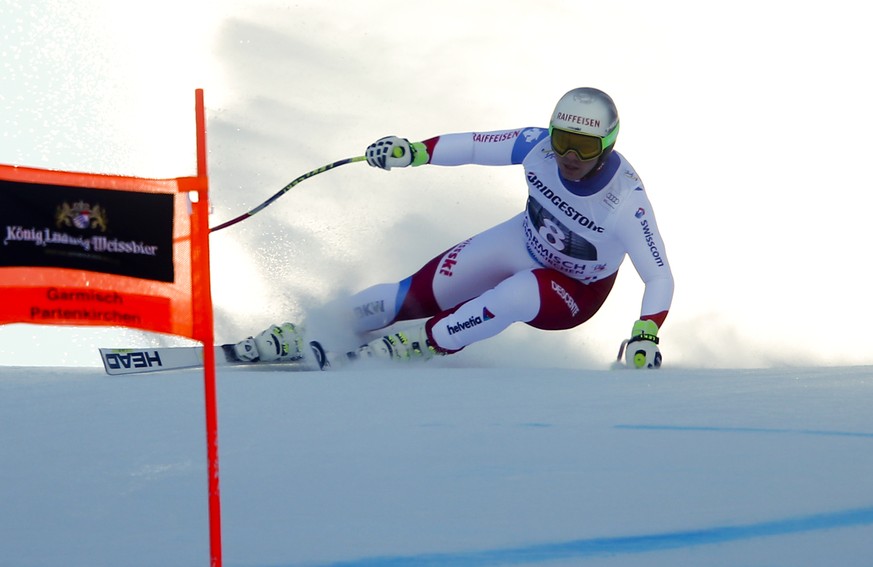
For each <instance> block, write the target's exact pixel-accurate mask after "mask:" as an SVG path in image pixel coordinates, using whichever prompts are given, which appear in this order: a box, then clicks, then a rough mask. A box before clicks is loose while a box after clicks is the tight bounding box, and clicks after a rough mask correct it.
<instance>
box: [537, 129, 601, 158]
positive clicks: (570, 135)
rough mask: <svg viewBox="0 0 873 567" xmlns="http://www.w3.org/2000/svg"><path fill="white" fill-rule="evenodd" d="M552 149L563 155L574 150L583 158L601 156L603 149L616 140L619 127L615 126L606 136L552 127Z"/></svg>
mask: <svg viewBox="0 0 873 567" xmlns="http://www.w3.org/2000/svg"><path fill="white" fill-rule="evenodd" d="M550 135H551V138H552V149H553V150H555V153H556V154H558V155H559V156H561V157H564V156H565V155H567V153H568V152H573V153H575V154H576V155H577V156H579V159H581V160H589V159H594V158H596V157H599V156H600V155H601V154H602V153H603V151H604V150H605V149H606V148H608V147H609V146H610V145H612V144H613V143H614V142H615V138H616V137H617V135H618V127H616V128H614V129H613V130H612V132H610V133H609V134H608V135H607V136H606V137H605V138H601V137H600V136H591V135H589V134H580V133H578V132H569V131H567V130H559V129H558V128H552V131H551V133H550Z"/></svg>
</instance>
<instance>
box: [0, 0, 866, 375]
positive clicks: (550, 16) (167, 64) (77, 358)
mask: <svg viewBox="0 0 873 567" xmlns="http://www.w3.org/2000/svg"><path fill="white" fill-rule="evenodd" d="M857 10H858V8H857V7H855V5H853V3H851V2H843V1H836V2H829V3H828V4H827V6H826V7H825V6H824V5H819V4H808V3H807V4H802V5H798V4H795V3H788V2H743V1H741V2H731V3H716V4H712V3H709V4H706V5H703V4H700V3H695V2H681V1H677V0H673V1H666V2H658V3H647V2H629V1H624V2H622V1H618V2H587V1H576V0H567V1H545V2H538V3H530V2H512V1H510V2H507V1H500V2H496V1H491V0H487V1H483V2H476V3H470V2H460V1H456V0H450V1H446V2H440V3H439V4H438V5H433V6H431V5H424V4H417V3H407V4H398V3H396V2H387V1H382V0H377V1H373V2H331V3H324V2H317V1H301V2H281V1H276V0H274V1H270V2H241V1H236V2H234V1H229V0H224V1H218V2H207V1H205V0H203V1H199V0H198V1H175V2H169V1H167V0H159V1H157V2H151V3H146V4H142V3H140V4H135V5H133V4H132V5H125V4H123V3H113V2H110V1H108V0H104V1H98V0H90V1H86V0H77V1H65V2H61V1H54V0H37V1H30V2H23V1H21V2H17V1H14V0H12V1H6V2H4V3H3V4H2V7H0V163H6V164H15V165H26V166H31V167H44V168H51V169H71V170H78V171H91V172H100V173H119V174H125V175H140V176H145V177H171V176H177V175H189V174H191V173H192V172H193V171H194V167H195V157H194V128H193V96H194V95H193V91H194V89H195V88H203V89H204V90H205V95H206V107H207V128H208V147H209V167H210V183H211V200H212V204H213V208H214V213H213V221H212V223H211V224H212V225H215V224H218V223H219V222H222V221H224V220H227V219H229V218H232V217H235V216H236V215H238V214H240V213H242V212H244V211H246V210H249V209H250V208H252V207H254V206H256V205H257V204H259V203H260V202H261V201H263V200H264V199H266V198H267V197H269V196H270V195H272V194H273V193H275V192H276V191H277V190H278V189H280V188H281V187H283V186H284V185H285V184H286V183H288V182H289V181H290V180H292V179H294V178H296V177H297V176H299V175H301V174H303V173H305V172H307V171H310V170H312V169H315V168H317V167H320V166H321V165H324V164H326V163H330V162H332V161H335V160H338V159H342V158H345V157H352V156H356V155H361V154H362V153H363V150H364V148H365V147H366V146H367V144H369V143H370V142H372V141H373V140H375V139H377V138H379V137H382V136H384V135H388V134H395V135H400V136H403V137H407V138H409V139H411V140H418V139H424V138H428V137H431V136H433V135H437V134H441V133H449V132H461V131H472V130H496V129H504V128H514V127H520V126H544V125H546V124H547V121H548V118H549V115H550V113H551V111H552V108H553V106H554V103H555V102H556V101H557V99H558V98H560V96H561V95H562V94H563V93H564V92H566V91H568V90H570V89H572V88H574V87H577V86H595V87H598V88H601V89H602V90H605V91H607V92H608V93H610V94H611V95H612V97H613V98H614V100H615V101H616V104H617V106H618V108H619V113H620V115H621V120H622V131H621V134H620V136H619V139H618V143H617V149H618V150H619V151H620V152H622V153H623V154H624V155H625V157H626V158H627V159H628V160H629V161H630V162H631V163H632V164H633V165H634V166H635V168H636V169H637V171H638V173H639V174H640V176H641V177H642V179H643V181H644V183H645V184H646V188H647V191H648V193H649V197H650V199H651V201H652V202H653V206H654V208H655V213H656V215H657V218H658V222H659V226H660V228H661V232H662V235H663V237H664V239H665V241H666V245H667V254H668V256H669V258H670V262H671V265H672V267H673V270H674V275H675V278H676V294H675V299H674V302H673V306H672V309H671V313H670V317H669V318H668V320H667V323H666V325H665V326H664V328H663V329H662V331H661V336H662V345H661V347H662V352H663V353H664V360H665V364H671V363H672V364H676V365H679V366H697V367H701V366H702V367H754V366H774V365H776V366H779V365H797V364H825V365H854V364H871V363H873V350H871V349H870V348H869V344H868V343H869V340H868V339H867V338H866V326H867V324H866V322H867V319H868V318H869V317H870V315H871V313H870V302H869V300H868V299H867V293H868V292H867V287H868V285H867V282H866V279H867V276H868V273H869V269H868V266H867V252H866V244H865V243H866V236H867V235H866V230H865V228H866V221H867V216H868V212H869V211H870V210H871V209H873V192H871V189H873V188H871V187H870V181H869V180H868V178H867V176H866V175H864V173H863V170H862V167H863V165H862V164H864V163H866V160H867V156H868V155H869V154H870V150H871V149H873V148H871V145H873V143H871V142H870V141H869V136H868V135H867V132H869V131H870V130H871V127H873V110H871V109H870V106H869V104H868V102H867V101H869V100H870V98H871V95H873V93H871V90H873V86H871V85H870V84H869V82H868V81H867V80H866V78H865V74H864V73H863V69H865V68H866V58H867V55H868V54H869V53H870V52H871V48H873V40H871V39H870V38H869V34H868V33H867V32H866V30H865V28H864V24H863V21H864V19H863V18H861V17H860V14H858V13H857ZM524 200H525V189H524V181H523V178H522V174H521V172H520V171H519V170H517V168H483V167H476V166H463V167H459V168H437V167H425V168H416V169H409V170H400V171H392V172H384V171H378V170H374V169H371V168H368V167H367V166H366V165H364V164H352V165H348V166H345V167H344V168H340V169H337V170H335V171H331V172H328V173H325V174H323V175H320V176H317V177H315V178H313V179H311V180H307V181H306V182H304V183H302V184H300V185H299V186H298V187H297V188H295V190H294V192H293V193H290V194H287V195H285V196H284V197H283V198H282V199H280V200H279V201H277V202H276V203H275V204H274V205H272V206H271V207H270V208H268V209H267V210H265V211H264V212H262V213H260V214H259V215H256V216H255V217H252V218H251V219H248V220H246V221H245V222H244V223H240V224H239V225H237V226H235V227H232V228H229V229H227V230H226V231H223V232H219V233H215V234H214V235H213V237H212V240H211V247H212V255H213V282H214V283H213V293H214V302H215V306H216V335H217V338H218V340H220V341H236V340H238V339H239V338H241V337H244V336H247V335H249V334H252V333H254V332H257V331H259V330H260V329H261V328H264V327H266V326H267V325H269V324H271V323H274V322H279V321H280V320H285V319H295V320H299V319H301V318H302V319H305V318H306V314H307V312H308V311H309V310H310V309H311V307H312V306H313V305H316V304H318V303H320V302H323V301H326V300H328V299H330V298H331V297H335V296H337V295H338V294H342V293H349V292H353V291H356V290H357V289H359V288H360V287H363V286H366V285H370V284H374V283H379V282H382V281H394V280H399V279H401V278H403V277H405V276H407V275H408V274H410V273H412V272H413V271H415V270H416V269H417V268H418V267H419V266H420V265H422V264H423V263H424V262H425V261H427V260H429V259H430V258H431V257H432V256H434V255H435V254H437V253H438V252H440V251H442V250H444V249H447V248H449V247H450V246H452V245H453V244H454V243H455V242H458V241H460V240H463V239H465V238H467V237H468V236H470V235H472V234H475V233H477V232H479V231H481V230H484V229H486V228H488V227H490V226H492V225H493V224H496V223H498V222H500V221H501V220H504V219H505V218H508V217H509V216H511V215H513V214H515V213H516V212H517V211H519V210H520V208H521V207H523V205H524ZM641 293H642V286H641V284H640V282H639V279H638V277H637V276H636V274H635V272H634V271H633V269H632V266H631V265H630V263H629V262H628V263H626V265H625V267H624V268H623V270H622V272H621V273H620V275H619V281H618V284H617V286H616V289H615V291H614V292H613V295H612V297H611V298H610V299H609V300H608V302H607V304H606V305H605V306H604V308H603V309H602V310H601V312H600V313H599V314H598V315H597V316H596V317H595V318H594V319H593V320H592V321H590V322H589V323H588V324H586V325H584V326H582V327H580V328H578V329H575V330H573V331H569V332H566V333H561V334H553V333H545V334H544V333H541V332H535V331H532V330H530V329H525V328H523V326H518V325H517V326H515V327H513V328H512V329H510V330H509V331H508V332H507V333H505V335H502V336H501V337H498V338H497V339H494V341H493V345H488V346H485V345H483V346H482V347H481V348H480V349H479V351H478V352H479V354H474V355H471V356H480V357H482V358H483V359H485V360H487V359H488V357H495V358H503V359H506V360H510V361H514V362H516V363H518V364H529V363H530V361H529V360H528V359H529V358H531V357H550V358H551V359H552V360H553V362H554V363H555V364H559V365H565V366H567V367H576V366H590V367H603V366H604V365H606V364H608V362H609V360H610V359H611V358H612V357H613V356H614V353H615V351H617V347H618V344H619V343H620V341H621V339H623V338H625V337H626V335H627V334H628V333H629V330H630V327H631V325H632V324H633V321H634V320H635V319H636V318H637V316H638V315H639V303H640V298H641ZM166 340H167V339H166V338H164V337H158V338H156V337H152V336H142V334H140V333H135V332H132V331H123V330H120V329H100V330H95V329H79V328H76V329H53V328H46V327H33V326H29V325H11V326H7V327H6V328H3V329H0V356H2V359H3V360H4V363H6V364H35V363H37V362H39V363H46V362H47V361H48V362H52V361H57V363H58V364H72V365H93V364H97V363H99V361H98V360H97V357H96V354H94V349H95V348H96V347H97V346H128V344H127V343H129V342H138V343H148V342H156V341H157V342H166ZM107 341H111V342H112V343H113V344H106V343H107ZM519 346H521V347H522V348H521V349H519V348H517V347H519ZM47 357H49V358H47Z"/></svg>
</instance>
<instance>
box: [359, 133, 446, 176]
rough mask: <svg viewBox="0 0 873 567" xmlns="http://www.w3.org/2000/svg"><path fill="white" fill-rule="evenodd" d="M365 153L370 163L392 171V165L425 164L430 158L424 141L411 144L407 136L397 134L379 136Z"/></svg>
mask: <svg viewBox="0 0 873 567" xmlns="http://www.w3.org/2000/svg"><path fill="white" fill-rule="evenodd" d="M364 155H365V156H366V157H367V163H368V164H370V165H371V166H373V167H378V168H381V169H384V170H386V171H390V170H391V168H392V167H407V166H410V165H411V166H413V167H415V166H419V165H423V164H425V163H427V162H428V161H429V159H430V156H428V154H427V147H426V146H425V145H424V144H423V143H421V142H416V143H413V144H410V143H409V140H407V139H406V138H398V137H397V136H385V137H384V138H379V139H378V140H376V141H375V142H373V143H372V144H370V145H369V146H368V147H367V151H366V153H365V154H364Z"/></svg>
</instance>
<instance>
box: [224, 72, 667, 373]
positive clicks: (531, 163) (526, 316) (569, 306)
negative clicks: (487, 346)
mask: <svg viewBox="0 0 873 567" xmlns="http://www.w3.org/2000/svg"><path fill="white" fill-rule="evenodd" d="M618 130H619V118H618V112H617V110H616V107H615V104H614V103H613V101H612V99H611V98H610V97H609V96H608V95H607V94H606V93H604V92H602V91H600V90H597V89H594V88H577V89H573V90H571V91H570V92H568V93H567V94H565V95H564V96H563V97H561V99H560V100H559V101H558V103H557V105H556V106H555V109H554V112H553V113H552V117H551V121H550V123H549V127H548V129H546V128H536V127H528V128H519V129H513V130H500V131H494V132H469V133H462V134H446V135H441V136H437V137H434V138H430V139H428V140H424V141H422V142H416V143H410V142H409V141H408V140H406V139H404V138H398V137H396V136H387V137H384V138H381V139H379V140H377V141H376V142H374V143H373V144H371V145H370V146H369V147H368V148H367V151H366V157H367V163H369V165H371V166H373V167H378V168H381V169H384V170H390V169H391V168H393V167H407V166H412V167H416V166H421V165H424V164H431V165H443V166H451V165H463V164H479V165H521V166H522V167H523V168H524V175H525V179H526V182H527V187H528V199H527V206H526V207H525V210H524V211H522V212H520V213H519V214H517V215H515V216H513V217H512V218H510V219H508V220H506V221H504V222H502V223H500V224H498V225H496V226H494V227H492V228H490V229H487V230H485V231H484V232H482V233H480V234H477V235H475V236H473V237H471V238H468V239H466V240H463V241H462V242H460V243H458V244H456V245H454V246H452V247H451V248H449V249H448V250H446V251H445V252H443V253H442V254H440V255H438V256H436V257H435V258H433V259H432V260H430V261H429V262H428V263H427V264H425V265H424V266H423V267H422V268H421V269H420V270H418V271H417V272H416V273H414V274H413V275H411V276H409V277H408V278H406V279H404V280H402V281H399V282H393V283H383V284H378V285H375V286H373V287H370V288H368V289H365V290H363V291H361V292H359V293H357V294H355V295H353V296H352V297H350V298H348V299H346V300H343V301H341V302H340V307H339V309H340V312H341V313H344V314H345V315H346V316H348V318H349V322H350V325H351V328H352V329H353V330H354V332H355V333H357V334H358V335H359V336H365V335H366V334H367V333H369V332H371V331H376V330H380V329H383V328H385V327H388V326H391V325H394V324H395V323H397V322H401V321H412V320H418V322H416V323H414V324H411V325H410V326H408V327H406V328H401V329H400V330H396V331H394V332H391V333H390V334H388V335H385V336H380V337H379V338H377V339H375V340H373V341H371V342H369V343H368V344H365V345H364V346H363V347H360V349H359V353H358V354H361V355H371V356H382V357H386V358H389V359H415V358H418V359H429V358H431V357H433V356H434V355H445V354H451V353H455V352H458V351H460V350H461V349H463V348H464V347H466V346H468V345H470V344H472V343H475V342H478V341H481V340H484V339H487V338H490V337H493V336H495V335H497V334H498V333H500V332H501V331H503V330H504V329H506V328H507V327H509V326H510V325H511V324H512V323H515V322H523V323H526V324H528V325H530V326H532V327H535V328H538V329H544V330H561V329H571V328H573V327H576V326H577V325H580V324H581V323H584V322H585V321H587V320H588V319H589V318H591V317H592V316H593V315H594V314H595V313H596V312H597V311H598V309H600V307H601V305H603V303H604V301H605V300H606V298H607V296H608V295H609V292H610V290H611V289H612V287H613V284H614V283H615V279H616V275H617V272H618V269H619V267H620V265H621V263H622V262H623V260H624V258H625V256H626V255H628V256H630V259H631V261H632V262H633V265H634V267H635V268H636V270H637V272H638V273H639V275H640V277H641V279H642V280H643V282H644V283H645V291H644V293H643V299H642V308H641V315H640V318H639V320H637V321H636V322H635V323H634V324H633V326H632V330H631V338H630V339H629V340H626V341H625V342H624V343H623V344H622V348H624V346H625V345H626V344H627V343H629V342H630V343H631V344H632V347H631V348H628V349H627V351H628V358H627V360H628V363H629V365H631V366H634V367H637V368H646V367H648V368H652V367H658V366H660V363H661V353H660V351H659V348H658V346H657V343H658V336H657V335H658V330H659V328H660V327H661V326H662V325H663V323H664V320H665V318H666V317H667V312H668V310H669V308H670V304H671V301H672V297H673V276H672V272H671V270H670V264H669V263H668V261H667V255H666V250H665V247H664V242H663V240H662V239H661V235H660V233H659V231H658V226H657V223H656V222H655V215H654V213H653V211H652V206H651V204H650V202H649V199H648V197H647V196H646V193H645V190H644V187H643V183H642V181H641V180H640V178H639V176H638V175H637V173H636V172H635V171H634V169H633V168H632V167H631V165H630V164H629V163H628V161H627V160H626V159H625V158H624V156H622V155H621V154H620V153H618V152H616V151H614V146H615V141H616V137H617V135H618ZM305 348H306V346H305V344H304V340H303V332H302V329H301V328H300V327H299V326H295V325H294V324H292V323H285V324H282V325H274V326H271V327H270V328H268V329H266V330H265V331H263V332H262V333H260V334H259V335H257V336H255V337H249V338H248V339H246V340H244V341H242V342H240V343H238V344H237V345H236V347H235V350H236V352H237V356H238V357H239V358H241V359H243V360H251V361H257V360H261V361H282V360H293V359H298V358H301V357H302V356H303V353H304V351H305ZM619 356H621V354H619Z"/></svg>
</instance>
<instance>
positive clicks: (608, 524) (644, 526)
mask: <svg viewBox="0 0 873 567" xmlns="http://www.w3.org/2000/svg"><path fill="white" fill-rule="evenodd" d="M470 360H475V353H474V355H472V356H468V357H467V358H466V359H462V362H461V363H459V362H458V361H456V360H452V359H440V360H435V361H432V362H431V363H429V364H427V365H424V366H409V367H406V366H399V367H398V366H393V367H377V366H362V367H358V368H351V369H347V370H343V371H337V372H330V373H323V372H306V373H291V372H283V371H277V370H263V369H257V368H254V369H252V368H243V369H240V368H230V369H220V370H219V375H218V399H219V446H220V469H221V473H220V481H221V499H222V516H223V554H224V563H225V565H230V566H240V567H243V566H244V567H255V566H258V567H261V566H263V567H279V566H283V567H284V566H292V565H354V566H363V565H366V566H370V565H474V566H479V565H507V564H513V565H526V564H530V565H545V564H548V565H585V566H609V567H613V566H630V565H633V566H635V567H637V566H671V567H672V566H675V565H724V566H735V565H794V566H803V565H809V566H813V565H815V566H818V565H826V564H827V565H842V566H852V565H869V561H870V559H869V558H870V557H871V556H873V481H871V478H873V451H871V450H870V449H871V447H870V444H871V443H873V414H871V412H870V407H873V368H870V367H810V368H771V369H747V370H727V369H691V368H663V369H661V370H658V371H631V370H616V371H610V370H572V369H566V368H547V367H543V368H523V369H519V368H501V367H484V368H483V367H472V365H469V364H467V363H468V362H469V361H470ZM202 390H203V386H202V373H200V372H199V371H196V370H186V371H173V372H167V373H158V374H153V375H143V376H129V377H109V376H106V375H105V374H104V373H103V371H102V369H100V368H93V367H92V368H72V369H63V368H48V367H3V368H2V369H0V416H2V417H0V420H2V421H0V423H2V427H0V462H2V463H3V467H2V469H0V501H2V502H3V507H2V509H3V513H2V514H0V549H2V552H0V565H4V566H5V565H9V566H13V565H14V566H21V567H25V566H54V565H62V564H63V565H89V566H98V565H107V566H111V565H112V566H114V565H128V566H139V565H142V566H154V565H162V566H165V567H170V566H177V565H178V566H190V565H205V564H207V563H208V558H209V542H208V523H207V522H208V506H207V502H206V496H207V494H206V461H205V435H204V427H205V426H204V411H203V394H202Z"/></svg>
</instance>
